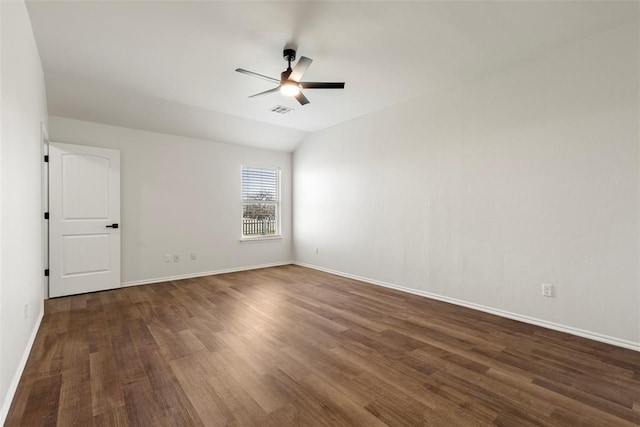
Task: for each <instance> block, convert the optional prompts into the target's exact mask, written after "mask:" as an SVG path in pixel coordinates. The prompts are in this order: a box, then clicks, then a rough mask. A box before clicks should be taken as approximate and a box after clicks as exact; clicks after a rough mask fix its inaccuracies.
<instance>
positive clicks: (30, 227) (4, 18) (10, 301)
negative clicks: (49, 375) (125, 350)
mask: <svg viewBox="0 0 640 427" xmlns="http://www.w3.org/2000/svg"><path fill="white" fill-rule="evenodd" d="M0 39H1V47H0V50H1V55H0V58H1V59H0V98H1V101H0V105H1V107H0V108H1V114H0V128H1V131H0V196H1V199H0V404H1V405H2V406H1V407H0V424H2V423H3V422H4V418H5V417H6V414H7V412H8V410H9V405H10V403H11V399H12V397H13V394H14V392H15V388H16V386H17V382H18V379H19V375H20V374H21V372H22V369H23V368H24V363H25V362H26V357H27V355H28V352H29V350H30V347H31V344H32V340H33V337H34V336H35V332H36V330H37V327H38V325H39V322H40V319H41V316H42V313H43V303H42V302H43V292H42V281H43V271H42V268H43V264H42V256H41V250H42V240H41V239H42V232H41V225H42V219H41V218H42V216H41V215H42V211H41V191H40V190H41V185H40V183H41V181H40V180H41V168H42V157H41V147H42V146H41V136H40V129H41V123H45V124H46V121H47V105H46V99H45V89H44V76H43V73H42V65H41V63H40V57H39V55H38V50H37V48H36V45H35V41H34V39H33V33H32V31H31V22H30V21H29V16H28V15H27V10H26V8H25V5H24V2H22V1H0ZM25 305H28V313H27V314H28V316H27V318H26V319H25V318H24V311H23V310H24V307H25Z"/></svg>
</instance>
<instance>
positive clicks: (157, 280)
mask: <svg viewBox="0 0 640 427" xmlns="http://www.w3.org/2000/svg"><path fill="white" fill-rule="evenodd" d="M293 263H294V262H293V261H281V262H272V263H268V264H259V265H248V266H244V267H233V268H225V269H222V270H214V271H202V272H200V273H189V274H180V275H178V276H168V277H155V278H153V279H144V280H134V281H132V282H123V283H121V284H120V286H122V287H125V286H138V285H149V284H151V283H162V282H169V281H171V280H182V279H193V278H195V277H204V276H213V275H216V274H225V273H236V272H238V271H247V270H257V269H259V268H268V267H279V266H281V265H290V264H293Z"/></svg>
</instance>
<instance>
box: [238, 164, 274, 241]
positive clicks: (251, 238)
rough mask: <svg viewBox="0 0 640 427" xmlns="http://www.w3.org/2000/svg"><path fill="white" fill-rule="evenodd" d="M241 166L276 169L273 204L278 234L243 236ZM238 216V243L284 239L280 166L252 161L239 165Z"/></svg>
mask: <svg viewBox="0 0 640 427" xmlns="http://www.w3.org/2000/svg"><path fill="white" fill-rule="evenodd" d="M243 167H249V168H260V169H272V170H275V171H276V173H277V184H278V188H277V192H278V201H277V202H276V203H274V204H275V205H276V212H277V215H276V222H277V224H276V227H277V231H278V234H271V235H266V236H247V237H245V236H244V235H243V234H242V212H243V207H244V201H243V200H242V168H243ZM239 216H240V239H239V242H240V243H257V242H264V241H269V240H282V239H284V237H283V235H282V168H281V167H280V166H273V165H259V164H253V163H243V164H241V165H240V215H239Z"/></svg>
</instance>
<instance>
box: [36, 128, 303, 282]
mask: <svg viewBox="0 0 640 427" xmlns="http://www.w3.org/2000/svg"><path fill="white" fill-rule="evenodd" d="M49 121H50V127H51V129H50V132H49V137H50V139H51V141H55V142H68V143H72V144H83V145H92V146H98V147H106V148H115V149H118V150H120V151H121V153H120V156H121V222H122V253H121V259H122V282H123V283H136V282H146V281H153V280H156V279H160V278H163V277H174V276H180V275H193V274H198V273H205V272H212V271H220V270H226V269H239V268H244V267H251V266H256V265H264V264H277V263H283V262H284V263H286V262H289V261H290V260H291V240H292V237H291V154H290V153H286V152H281V151H269V150H261V149H256V148H249V147H242V146H239V145H230V144H219V143H215V142H210V141H203V140H196V139H190V138H185V137H178V136H173V135H166V134H160V133H153V132H147V131H140V130H134V129H127V128H121V127H115V126H106V125H101V124H97V123H91V122H85V121H79V120H71V119H65V118H60V117H51V118H50V119H49ZM243 163H247V164H251V165H265V166H279V167H281V168H282V193H283V194H282V198H283V204H282V230H283V236H284V238H283V239H281V240H269V241H263V242H255V243H240V241H239V239H240V233H241V219H240V218H241V212H242V210H241V203H240V167H241V165H242V164H243ZM191 252H196V254H197V260H195V261H192V260H191V259H190V254H191ZM167 253H169V254H179V255H180V258H181V260H180V262H178V263H174V262H171V263H165V254H167Z"/></svg>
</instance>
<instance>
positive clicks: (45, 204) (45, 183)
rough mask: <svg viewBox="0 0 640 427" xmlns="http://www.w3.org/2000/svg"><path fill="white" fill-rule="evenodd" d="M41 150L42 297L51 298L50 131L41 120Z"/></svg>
mask: <svg viewBox="0 0 640 427" xmlns="http://www.w3.org/2000/svg"><path fill="white" fill-rule="evenodd" d="M40 136H41V141H42V142H41V147H40V148H41V152H40V161H41V162H42V163H41V164H42V170H41V171H42V177H41V178H42V179H41V182H42V200H41V207H40V220H41V221H42V227H41V229H42V255H41V257H42V270H41V271H42V298H43V299H45V300H46V299H49V277H48V276H47V275H46V274H45V272H46V271H47V270H48V269H49V220H48V219H46V218H45V213H47V212H49V163H48V162H47V161H45V158H46V157H45V156H48V155H49V133H48V132H47V127H46V124H45V123H43V122H40Z"/></svg>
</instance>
